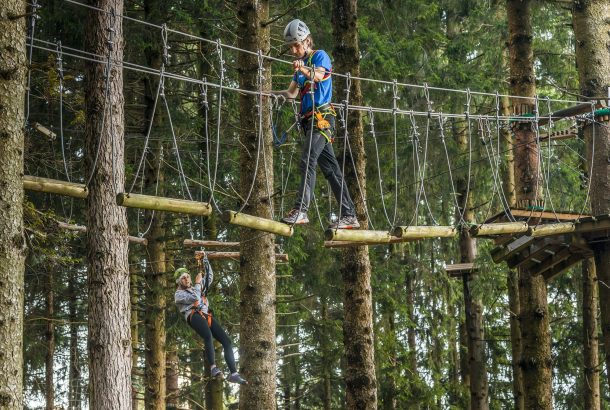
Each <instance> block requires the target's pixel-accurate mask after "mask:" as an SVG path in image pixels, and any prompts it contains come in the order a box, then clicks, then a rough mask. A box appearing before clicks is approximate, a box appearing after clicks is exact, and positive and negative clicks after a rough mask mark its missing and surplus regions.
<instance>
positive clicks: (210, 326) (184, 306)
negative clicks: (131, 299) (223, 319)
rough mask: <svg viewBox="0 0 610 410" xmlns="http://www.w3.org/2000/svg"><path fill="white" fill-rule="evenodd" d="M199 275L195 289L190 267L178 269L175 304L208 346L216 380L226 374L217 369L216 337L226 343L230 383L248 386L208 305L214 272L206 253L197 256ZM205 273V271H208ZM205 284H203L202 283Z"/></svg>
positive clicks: (212, 370)
mask: <svg viewBox="0 0 610 410" xmlns="http://www.w3.org/2000/svg"><path fill="white" fill-rule="evenodd" d="M195 258H196V259H197V265H198V267H199V273H197V276H196V277H195V286H191V275H190V274H189V271H188V270H187V269H186V268H178V269H177V270H176V272H175V274H174V276H175V277H176V284H177V285H178V289H177V290H176V293H175V295H174V303H176V307H178V310H179V311H180V313H182V314H183V315H184V318H185V319H186V322H187V323H188V324H189V326H190V327H192V328H193V329H194V330H195V332H197V334H198V335H199V336H201V338H202V339H203V341H204V343H205V354H206V356H207V359H208V362H209V363H210V366H211V375H212V378H219V379H222V378H223V374H222V371H221V370H220V369H219V368H218V367H216V360H215V357H214V344H213V342H212V336H213V337H214V339H216V340H218V341H219V342H220V344H222V348H223V350H224V356H225V361H226V362H227V366H228V367H229V370H230V371H231V374H230V375H229V377H228V378H227V380H228V381H229V382H231V383H237V384H248V382H247V381H246V380H245V379H244V378H242V377H241V376H240V374H239V373H238V372H237V368H236V367H235V358H234V357H233V345H232V344H231V340H230V339H229V336H228V335H227V334H226V332H225V331H224V330H223V329H222V327H221V326H220V324H219V323H218V321H217V320H216V319H213V318H212V310H211V309H210V306H209V302H208V298H207V295H208V290H209V287H210V284H211V283H212V280H213V279H214V272H213V271H212V266H211V265H210V262H209V261H208V258H207V256H205V253H204V252H201V253H199V254H197V255H196V256H195ZM204 270H205V272H204ZM202 281H203V284H202Z"/></svg>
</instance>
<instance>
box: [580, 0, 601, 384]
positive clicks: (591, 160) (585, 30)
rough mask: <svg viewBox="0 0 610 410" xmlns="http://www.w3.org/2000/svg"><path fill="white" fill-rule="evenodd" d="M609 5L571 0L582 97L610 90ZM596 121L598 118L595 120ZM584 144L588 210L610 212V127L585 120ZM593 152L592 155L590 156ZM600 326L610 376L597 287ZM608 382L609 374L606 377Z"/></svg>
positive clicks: (598, 249)
mask: <svg viewBox="0 0 610 410" xmlns="http://www.w3.org/2000/svg"><path fill="white" fill-rule="evenodd" d="M609 20H610V7H608V2H607V1H605V0H583V1H574V2H573V7H572V23H573V27H574V37H575V40H576V41H575V44H576V66H577V68H578V76H579V81H580V94H582V95H584V96H585V97H604V96H608V94H609V92H610V89H609V87H610V50H608V42H609V41H610V39H609V38H608V21H609ZM598 121H599V119H598ZM583 132H584V136H585V144H586V147H587V155H586V156H587V164H589V166H590V167H591V169H589V170H588V171H589V178H590V179H591V211H592V213H593V215H602V214H608V213H610V163H609V162H608V161H607V159H608V158H609V157H610V130H609V127H608V123H607V122H606V123H599V122H597V123H595V124H592V123H591V122H585V125H584V126H583ZM593 153H594V154H595V155H593ZM593 252H594V254H595V267H596V271H597V277H598V278H599V281H600V282H601V283H602V284H608V283H610V245H609V244H608V243H600V244H597V245H596V246H594V247H593ZM599 305H600V312H601V327H602V335H603V344H604V350H605V356H604V360H605V362H606V371H607V372H608V375H609V376H610V347H609V346H610V289H609V288H608V286H606V285H602V286H599ZM607 380H608V381H609V383H610V377H607Z"/></svg>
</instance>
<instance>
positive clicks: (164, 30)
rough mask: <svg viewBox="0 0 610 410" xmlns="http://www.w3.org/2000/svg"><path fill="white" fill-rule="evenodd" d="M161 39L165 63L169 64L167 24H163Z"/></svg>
mask: <svg viewBox="0 0 610 410" xmlns="http://www.w3.org/2000/svg"><path fill="white" fill-rule="evenodd" d="M161 40H162V41H163V64H166V65H169V49H170V47H169V45H168V44H167V24H165V23H163V24H162V25H161Z"/></svg>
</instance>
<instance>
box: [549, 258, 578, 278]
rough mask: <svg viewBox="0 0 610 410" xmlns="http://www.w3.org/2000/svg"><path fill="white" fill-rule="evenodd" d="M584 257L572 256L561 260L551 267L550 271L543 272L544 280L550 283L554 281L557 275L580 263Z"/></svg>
mask: <svg viewBox="0 0 610 410" xmlns="http://www.w3.org/2000/svg"><path fill="white" fill-rule="evenodd" d="M583 259H584V257H583V256H582V255H579V254H573V255H571V256H570V257H569V258H567V259H565V260H563V261H562V262H561V263H559V264H557V265H555V266H553V267H552V268H551V269H548V270H546V271H545V272H544V274H543V275H544V278H545V279H546V280H547V281H551V280H553V279H555V277H557V276H558V275H559V274H561V273H563V272H565V271H566V270H568V269H570V268H571V267H572V266H574V265H576V264H577V263H578V262H580V261H582V260H583Z"/></svg>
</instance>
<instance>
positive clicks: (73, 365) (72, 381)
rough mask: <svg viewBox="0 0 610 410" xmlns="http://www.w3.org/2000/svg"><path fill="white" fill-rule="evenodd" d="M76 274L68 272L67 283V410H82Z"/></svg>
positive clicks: (79, 318)
mask: <svg viewBox="0 0 610 410" xmlns="http://www.w3.org/2000/svg"><path fill="white" fill-rule="evenodd" d="M75 282H76V272H75V271H74V270H72V271H71V272H70V282H69V283H68V295H69V296H68V320H69V321H70V370H69V372H68V378H69V380H68V410H80V409H81V408H82V406H81V401H82V393H81V369H80V350H79V347H78V340H79V335H78V327H79V325H78V324H77V323H76V322H77V321H78V320H82V318H81V316H80V315H78V311H77V301H78V298H77V294H78V291H77V288H76V283H75Z"/></svg>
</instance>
